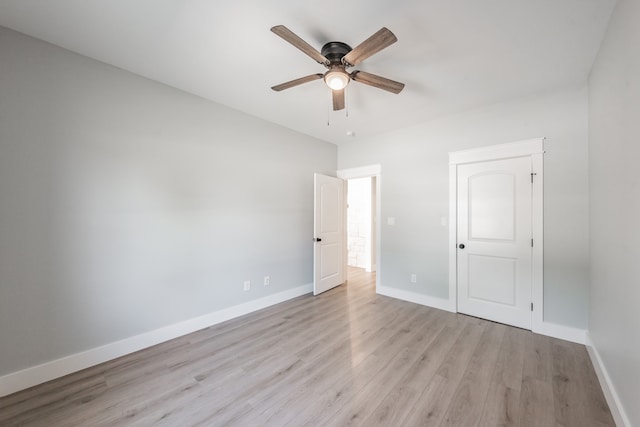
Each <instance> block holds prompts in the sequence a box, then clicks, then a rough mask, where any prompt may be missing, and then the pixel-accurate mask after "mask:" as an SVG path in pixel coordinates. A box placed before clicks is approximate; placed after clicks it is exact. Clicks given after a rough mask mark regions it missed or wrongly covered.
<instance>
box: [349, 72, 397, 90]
mask: <svg viewBox="0 0 640 427" xmlns="http://www.w3.org/2000/svg"><path fill="white" fill-rule="evenodd" d="M351 78H352V79H353V80H354V81H356V82H358V83H364V84H366V85H369V86H373V87H377V88H378V89H384V90H387V91H389V92H393V93H396V94H397V93H400V92H401V91H402V89H403V88H404V83H400V82H397V81H395V80H391V79H387V78H384V77H380V76H376V75H375V74H371V73H366V72H364V71H354V72H353V73H351Z"/></svg>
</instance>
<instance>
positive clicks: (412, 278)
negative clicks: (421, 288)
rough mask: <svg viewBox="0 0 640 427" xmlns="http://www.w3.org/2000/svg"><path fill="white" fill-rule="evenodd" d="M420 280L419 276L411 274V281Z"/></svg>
mask: <svg viewBox="0 0 640 427" xmlns="http://www.w3.org/2000/svg"><path fill="white" fill-rule="evenodd" d="M417 282H418V276H416V275H415V274H412V275H411V283H417Z"/></svg>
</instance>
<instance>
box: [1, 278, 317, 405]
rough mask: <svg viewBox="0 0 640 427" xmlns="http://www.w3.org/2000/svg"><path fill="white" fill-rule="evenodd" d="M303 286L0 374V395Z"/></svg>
mask: <svg viewBox="0 0 640 427" xmlns="http://www.w3.org/2000/svg"><path fill="white" fill-rule="evenodd" d="M312 290H313V285H311V284H308V285H303V286H299V287H297V288H293V289H289V290H286V291H283V292H279V293H277V294H273V295H268V296H266V297H263V298H259V299H256V300H253V301H248V302H245V303H242V304H238V305H235V306H233V307H229V308H225V309H223V310H219V311H215V312H213V313H209V314H205V315H204V316H199V317H196V318H193V319H189V320H185V321H183V322H179V323H175V324H173V325H169V326H165V327H163V328H160V329H156V330H153V331H150V332H145V333H143V334H140V335H136V336H133V337H129V338H125V339H123V340H120V341H116V342H112V343H109V344H106V345H103V346H101V347H96V348H92V349H90V350H87V351H83V352H81V353H76V354H72V355H70V356H66V357H63V358H61V359H57V360H53V361H50V362H46V363H43V364H42V365H38V366H33V367H30V368H27V369H24V370H22V371H18V372H13V373H11V374H8V375H4V376H2V377H0V397H2V396H6V395H8V394H11V393H15V392H17V391H20V390H24V389H26V388H29V387H33V386H35V385H38V384H42V383H44V382H46V381H50V380H53V379H55V378H59V377H63V376H65V375H67V374H70V373H73V372H77V371H80V370H82V369H85V368H89V367H91V366H95V365H98V364H100V363H104V362H107V361H109V360H112V359H115V358H117V357H121V356H124V355H126V354H129V353H133V352H135V351H138V350H142V349H144V348H147V347H151V346H153V345H156V344H160V343H162V342H165V341H168V340H171V339H174V338H177V337H180V336H182V335H186V334H189V333H191V332H195V331H198V330H200V329H203V328H206V327H208V326H212V325H215V324H217V323H221V322H224V321H226V320H230V319H233V318H235V317H239V316H243V315H245V314H248V313H251V312H254V311H257V310H261V309H263V308H266V307H269V306H272V305H275V304H278V303H281V302H284V301H287V300H290V299H292V298H296V297H298V296H301V295H305V294H308V293H309V292H312Z"/></svg>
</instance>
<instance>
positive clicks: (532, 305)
mask: <svg viewBox="0 0 640 427" xmlns="http://www.w3.org/2000/svg"><path fill="white" fill-rule="evenodd" d="M531 311H533V303H531Z"/></svg>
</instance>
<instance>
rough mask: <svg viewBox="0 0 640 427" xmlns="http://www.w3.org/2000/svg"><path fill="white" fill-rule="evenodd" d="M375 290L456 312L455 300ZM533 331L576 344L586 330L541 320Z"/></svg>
mask: <svg viewBox="0 0 640 427" xmlns="http://www.w3.org/2000/svg"><path fill="white" fill-rule="evenodd" d="M376 292H377V293H378V294H380V295H384V296H388V297H391V298H397V299H400V300H403V301H408V302H413V303H416V304H420V305H426V306H428V307H433V308H438V309H440V310H445V311H450V312H452V313H457V310H456V305H455V301H450V300H449V299H448V298H437V297H432V296H429V295H424V294H419V293H416V292H411V291H406V290H401V289H396V288H390V287H387V286H378V287H377V288H376ZM532 329H533V332H535V333H538V334H542V335H546V336H549V337H553V338H559V339H562V340H565V341H571V342H575V343H578V344H584V343H585V336H586V331H585V330H584V329H579V328H574V327H571V326H564V325H558V324H555V323H550V322H542V323H540V324H538V325H533V328H532Z"/></svg>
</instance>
